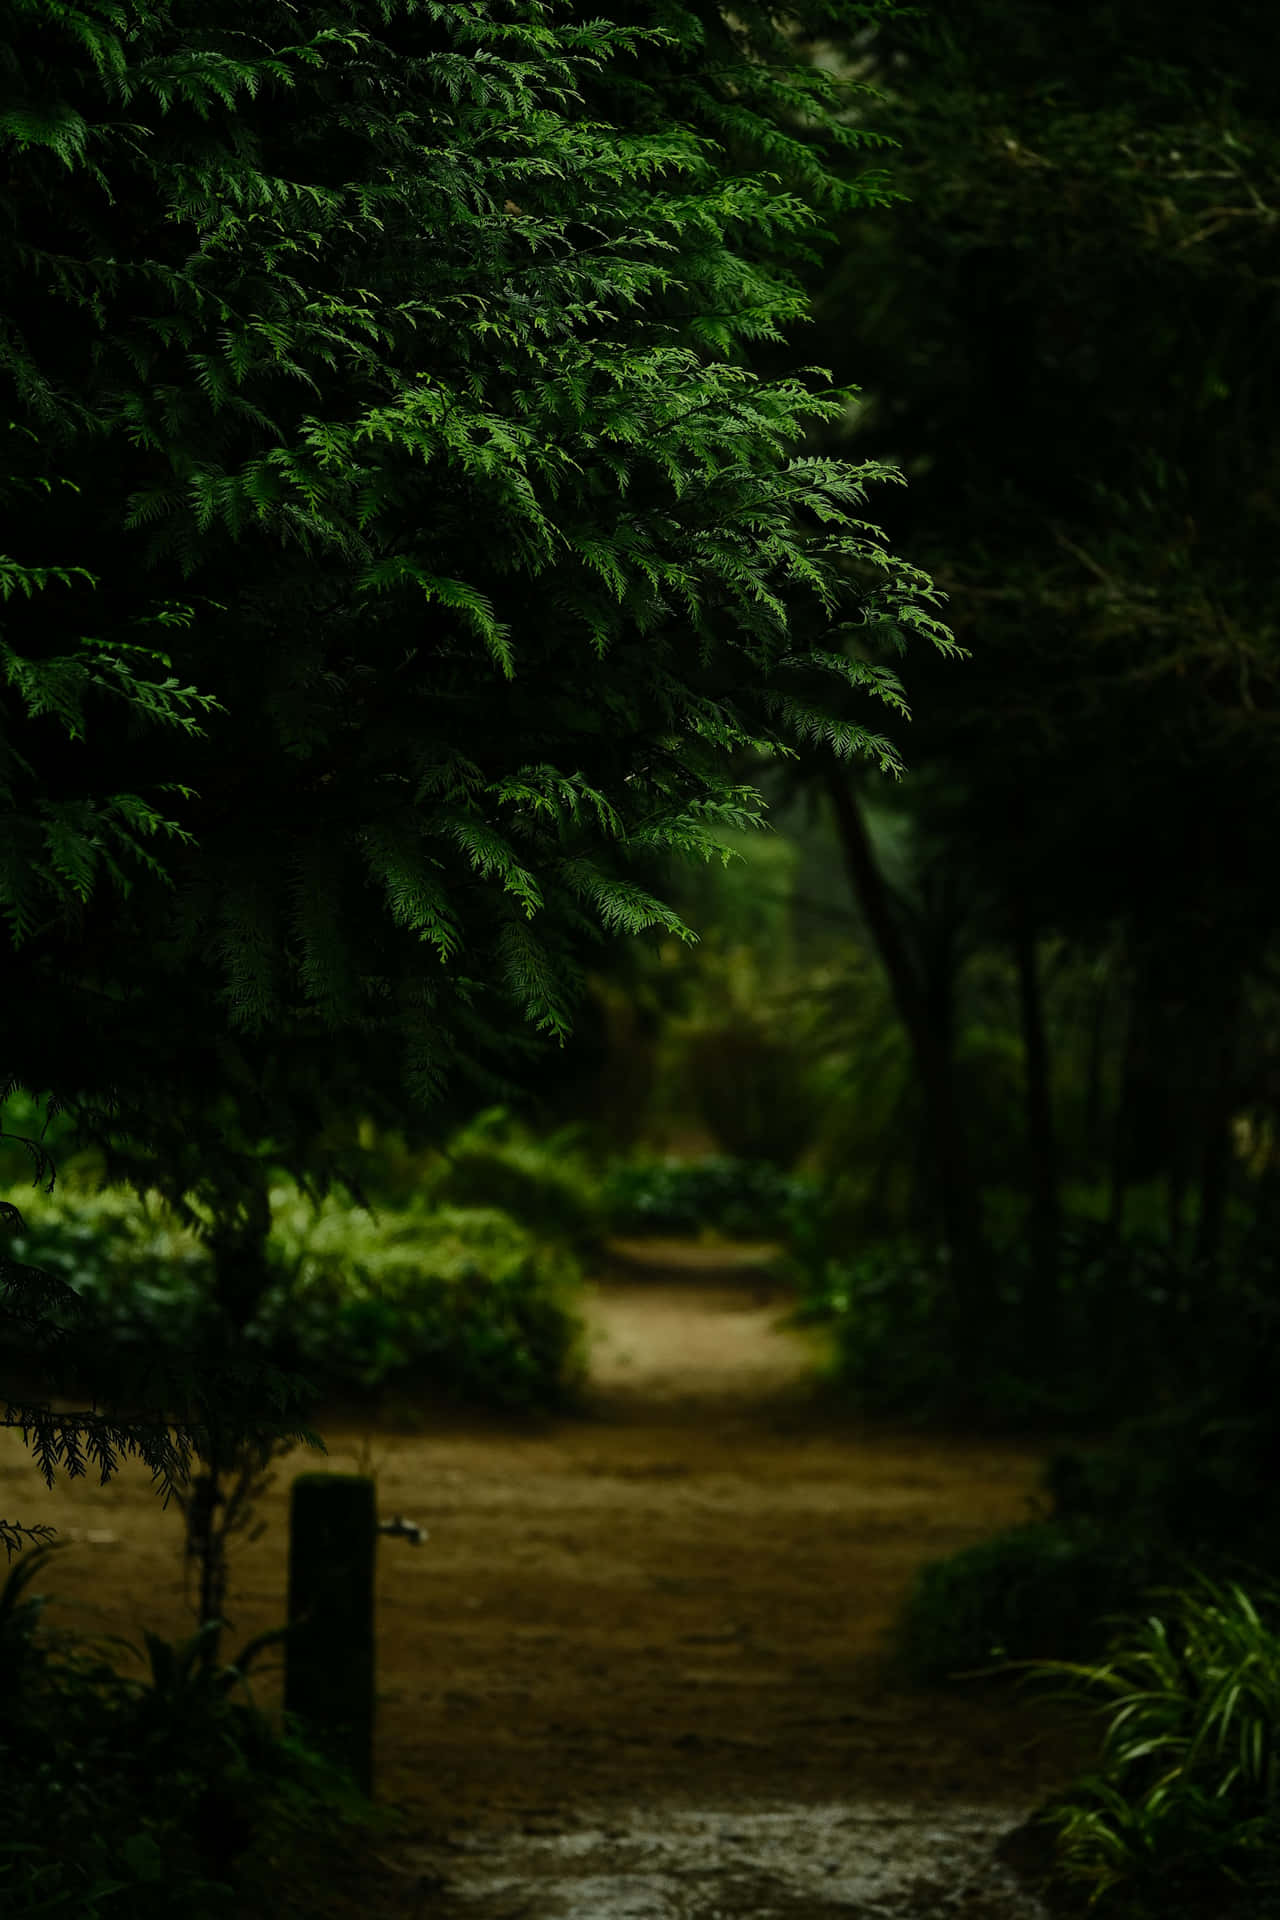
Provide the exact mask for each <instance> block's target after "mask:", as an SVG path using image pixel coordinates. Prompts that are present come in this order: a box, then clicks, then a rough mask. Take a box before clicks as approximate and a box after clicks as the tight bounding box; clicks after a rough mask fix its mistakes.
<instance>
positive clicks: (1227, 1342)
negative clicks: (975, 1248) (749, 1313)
mask: <svg viewBox="0 0 1280 1920" xmlns="http://www.w3.org/2000/svg"><path fill="white" fill-rule="evenodd" d="M828 1204H829V1207H830V1209H831V1211H830V1213H829V1216H828V1219H827V1221H826V1223H825V1224H824V1223H822V1222H821V1220H819V1222H818V1224H817V1226H816V1228H815V1238H814V1241H813V1243H812V1244H808V1245H807V1250H806V1254H805V1259H804V1262H803V1267H804V1269H805V1272H804V1286H805V1292H806V1298H805V1301H804V1304H803V1307H802V1313H803V1314H804V1315H805V1316H806V1317H807V1318H809V1319H812V1320H823V1321H826V1322H828V1323H829V1324H830V1325H831V1327H832V1330H833V1333H834V1336H835V1346H836V1356H837V1358H836V1377H837V1379H838V1380H839V1382H840V1384H841V1385H842V1386H843V1388H844V1389H845V1390H846V1391H847V1392H848V1393H849V1394H850V1395H851V1397H853V1398H854V1399H855V1400H856V1401H857V1402H858V1404H859V1405H861V1406H865V1407H867V1408H868V1409H874V1410H878V1411H884V1412H893V1413H895V1414H900V1415H901V1414H906V1415H907V1416H909V1417H911V1418H917V1419H920V1420H930V1419H938V1418H942V1419H945V1418H947V1417H949V1416H952V1415H956V1414H962V1415H964V1416H965V1417H967V1418H977V1419H979V1420H980V1421H982V1422H983V1423H985V1424H989V1425H1013V1426H1019V1425H1025V1424H1026V1423H1028V1422H1031V1423H1036V1424H1041V1425H1043V1424H1046V1423H1048V1424H1054V1425H1060V1426H1061V1425H1077V1426H1086V1427H1087V1426H1090V1425H1094V1426H1096V1425H1097V1424H1098V1423H1099V1422H1117V1421H1125V1420H1130V1419H1133V1418H1135V1417H1137V1416H1139V1415H1146V1414H1152V1415H1154V1414H1155V1413H1156V1412H1157V1411H1158V1410H1159V1409H1161V1408H1162V1407H1164V1406H1165V1405H1166V1403H1172V1404H1174V1405H1178V1404H1180V1403H1181V1404H1182V1406H1183V1422H1184V1425H1183V1427H1182V1430H1183V1431H1184V1432H1185V1436H1186V1447H1185V1451H1186V1453H1187V1455H1188V1457H1189V1455H1190V1452H1191V1451H1192V1450H1193V1449H1194V1445H1195V1442H1194V1440H1193V1439H1192V1435H1193V1433H1198V1432H1199V1431H1200V1430H1201V1428H1207V1429H1208V1430H1209V1431H1210V1432H1211V1433H1212V1432H1213V1431H1214V1430H1215V1423H1217V1422H1222V1423H1225V1424H1224V1425H1223V1426H1222V1432H1223V1434H1224V1436H1227V1435H1230V1434H1232V1433H1235V1432H1236V1426H1235V1425H1233V1422H1239V1423H1241V1424H1240V1427H1239V1432H1240V1434H1241V1435H1242V1436H1244V1437H1243V1438H1242V1439H1241V1440H1240V1441H1239V1443H1238V1444H1239V1448H1240V1451H1241V1454H1242V1455H1243V1453H1244V1452H1246V1451H1247V1449H1248V1447H1249V1445H1251V1444H1252V1442H1251V1440H1250V1438H1249V1437H1248V1436H1249V1434H1250V1433H1251V1432H1252V1431H1253V1430H1252V1428H1251V1427H1250V1424H1249V1423H1250V1421H1251V1419H1252V1416H1253V1410H1254V1409H1257V1408H1261V1407H1265V1406H1266V1404H1267V1389H1266V1384H1265V1382H1266V1378H1267V1367H1268V1365H1269V1364H1270V1360H1269V1358H1268V1357H1269V1356H1270V1357H1271V1358H1272V1359H1273V1358H1274V1356H1275V1354H1276V1353H1277V1351H1278V1350H1280V1326H1278V1324H1277V1318H1276V1312H1275V1307H1274V1291H1273V1284H1272V1280H1271V1274H1272V1271H1273V1261H1272V1258H1271V1256H1270V1255H1269V1254H1267V1253H1266V1252H1265V1251H1262V1250H1255V1251H1251V1250H1250V1249H1249V1248H1247V1247H1246V1246H1244V1245H1243V1244H1242V1245H1240V1246H1239V1247H1238V1248H1237V1249H1236V1252H1235V1255H1234V1257H1233V1260H1232V1262H1231V1264H1230V1266H1229V1268H1228V1269H1227V1271H1226V1272H1225V1273H1223V1274H1221V1275H1214V1274H1210V1273H1209V1272H1207V1271H1204V1270H1202V1269H1201V1268H1199V1267H1197V1266H1196V1264H1195V1263H1194V1262H1188V1261H1187V1260H1185V1259H1183V1258H1181V1257H1179V1256H1178V1255H1177V1254H1176V1253H1174V1252H1171V1251H1170V1249H1169V1248H1168V1246H1167V1245H1162V1244H1160V1243H1159V1242H1158V1241H1156V1240H1154V1239H1143V1238H1140V1237H1138V1236H1131V1237H1127V1238H1125V1237H1121V1236H1118V1235H1116V1234H1114V1233H1112V1232H1111V1231H1110V1230H1109V1229H1108V1228H1106V1227H1105V1226H1103V1225H1101V1224H1100V1223H1097V1222H1091V1221H1087V1220H1077V1221H1074V1222H1072V1223H1071V1224H1070V1225H1069V1226H1068V1227H1066V1228H1064V1229H1063V1232H1062V1234H1061V1237H1060V1241H1059V1297H1058V1299H1057V1302H1056V1305H1055V1310H1054V1319H1053V1334H1052V1337H1051V1338H1047V1337H1046V1334H1045V1331H1044V1328H1045V1320H1044V1300H1043V1282H1042V1280H1041V1277H1040V1275H1039V1273H1038V1271H1037V1269H1036V1267H1035V1265H1034V1264H1033V1261H1032V1258H1031V1256H1030V1253H1029V1251H1028V1249H1027V1248H1026V1246H1025V1245H1022V1244H1018V1243H1015V1244H1014V1245H1012V1246H1010V1247H1008V1248H1006V1250H1005V1251H1004V1252H1002V1253H998V1254H992V1256H991V1258H990V1263H989V1269H988V1272H987V1275H986V1279H985V1285H984V1305H983V1320H982V1352H981V1355H980V1357H979V1359H978V1361H977V1362H976V1363H971V1364H970V1366H969V1367H967V1368H966V1367H962V1366H960V1364H959V1363H958V1361H957V1358H956V1355H955V1353H954V1351H953V1349H952V1347H951V1345H950V1343H949V1342H948V1340H947V1339H946V1337H945V1328H946V1327H947V1325H948V1324H949V1320H948V1315H949V1314H950V1313H951V1311H952V1309H951V1305H950V1289H949V1285H948V1263H947V1256H946V1254H945V1250H939V1251H930V1250H928V1249H926V1248H923V1247H921V1246H920V1245H919V1244H918V1243H915V1242H910V1241H905V1240H904V1241H900V1242H896V1243H885V1244H882V1245H880V1246H875V1247H871V1248H869V1249H868V1250H867V1251H866V1252H865V1253H861V1254H858V1255H857V1256H855V1257H854V1258H852V1259H845V1258H841V1257H839V1256H838V1255H836V1256H833V1255H832V1253H831V1252H830V1246H831V1241H832V1239H833V1238H834V1237H835V1236H836V1234H837V1233H838V1231H839V1222H840V1217H841V1216H840V1207H839V1193H838V1191H837V1192H836V1195H835V1198H834V1200H832V1201H830V1202H829V1203H828ZM1178 1425H1179V1422H1178V1420H1177V1419H1176V1418H1175V1419H1174V1421H1173V1426H1174V1427H1177V1426H1178ZM1172 1430H1173V1428H1172V1427H1171V1429H1170V1431H1171V1432H1172ZM1222 1444H1223V1446H1224V1447H1229V1445H1230V1444H1232V1443H1231V1442H1230V1441H1229V1440H1228V1439H1226V1438H1224V1440H1223V1443H1222ZM1179 1457H1181V1451H1180V1454H1179ZM1211 1457H1212V1449H1210V1453H1209V1454H1208V1455H1206V1459H1205V1463H1204V1466H1203V1471H1204V1472H1217V1473H1220V1476H1221V1479H1222V1482H1223V1484H1224V1486H1225V1483H1226V1481H1227V1480H1229V1478H1230V1475H1231V1473H1232V1471H1233V1470H1234V1468H1233V1466H1232V1464H1231V1461H1230V1459H1229V1458H1228V1456H1227V1455H1226V1454H1224V1456H1223V1459H1222V1462H1221V1464H1220V1466H1219V1467H1216V1468H1210V1467H1209V1466H1208V1464H1207V1461H1208V1459H1209V1458H1211ZM1192 1484H1195V1479H1194V1476H1193V1477H1192V1479H1191V1480H1189V1482H1188V1485H1189V1486H1190V1485H1192ZM1205 1497H1206V1502H1207V1503H1208V1505H1209V1506H1212V1504H1213V1501H1214V1498H1215V1495H1214V1494H1212V1493H1210V1492H1206V1496H1205ZM1246 1497H1247V1496H1246Z"/></svg>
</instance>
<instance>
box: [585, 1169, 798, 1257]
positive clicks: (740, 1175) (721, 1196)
mask: <svg viewBox="0 0 1280 1920" xmlns="http://www.w3.org/2000/svg"><path fill="white" fill-rule="evenodd" d="M811 1192H812V1189H811V1187H810V1185H809V1183H808V1182H807V1181H803V1180H799V1179H788V1178H787V1176H786V1175H785V1174H783V1173H782V1172H780V1171H779V1169H778V1167H777V1165H776V1163H774V1162H772V1161H767V1160H766V1161H752V1160H734V1159H728V1158H721V1159H710V1160H655V1161H649V1160H637V1161H632V1162H630V1163H623V1164H622V1165H620V1166H617V1167H615V1168H614V1169H613V1170H612V1172H611V1173H610V1174H609V1176H608V1178H607V1179H606V1181H605V1183H604V1188H603V1192H602V1204H603V1206H604V1208H605V1211H606V1213H607V1216H608V1219H609V1222H610V1225H611V1226H612V1228H613V1230H614V1231H615V1232H616V1233H640V1234H643V1233H655V1234H659V1233H661V1234H699V1233H702V1232H705V1231H708V1230H710V1231H714V1232H717V1233H724V1234H731V1235H738V1236H740V1237H741V1238H743V1239H750V1238H752V1237H766V1238H772V1237H778V1238H781V1237H783V1236H784V1235H785V1234H786V1233H787V1232H788V1231H789V1226H790V1221H791V1218H792V1212H793V1210H794V1209H802V1208H803V1207H804V1206H805V1204H806V1203H807V1202H808V1200H809V1198H810V1195H811Z"/></svg>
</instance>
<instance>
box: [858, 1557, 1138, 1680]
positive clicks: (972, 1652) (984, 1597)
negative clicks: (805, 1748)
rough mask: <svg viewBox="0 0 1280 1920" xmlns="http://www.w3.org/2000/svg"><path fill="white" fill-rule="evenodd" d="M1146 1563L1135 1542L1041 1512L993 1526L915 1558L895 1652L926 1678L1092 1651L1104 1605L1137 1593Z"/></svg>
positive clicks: (909, 1671)
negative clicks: (1045, 1517)
mask: <svg viewBox="0 0 1280 1920" xmlns="http://www.w3.org/2000/svg"><path fill="white" fill-rule="evenodd" d="M1153 1565H1154V1562H1153V1561H1152V1560H1151V1559H1150V1558H1149V1557H1148V1556H1147V1555H1146V1553H1145V1550H1144V1548H1143V1547H1142V1545H1141V1543H1140V1542H1131V1543H1129V1544H1127V1545H1126V1544H1121V1543H1119V1542H1117V1541H1115V1540H1107V1539H1104V1537H1103V1536H1102V1535H1100V1534H1097V1533H1090V1532H1088V1531H1086V1530H1083V1529H1075V1530H1073V1529H1070V1528H1066V1527H1063V1526H1061V1525H1059V1524H1056V1523H1054V1522H1050V1521H1038V1522H1036V1523H1034V1524H1032V1525H1028V1526H1025V1527H1019V1528H1015V1529H1013V1530H1012V1531H1010V1532H1007V1533H1002V1534H998V1535H997V1536H996V1537H995V1538H994V1539H992V1540H984V1541H981V1542H979V1544H978V1545H976V1546H973V1547H967V1548H965V1549H964V1551H963V1552H961V1553H956V1554H952V1555H950V1556H949V1557H948V1558H947V1559H945V1560H935V1561H933V1562H931V1563H930V1565H928V1566H926V1567H922V1568H921V1570H920V1572H919V1573H918V1574H917V1575H916V1577H915V1580H914V1582H913V1583H912V1586H911V1590H910V1592H909V1594H908V1596H907V1599H906V1602H905V1604H904V1606H903V1609H902V1612H901V1613H900V1615H899V1617H898V1619H897V1621H896V1622H895V1627H894V1645H893V1654H894V1659H895V1662H896V1664H897V1666H898V1668H899V1670H900V1671H901V1672H902V1673H903V1674H904V1676H905V1677H906V1678H907V1679H908V1680H910V1681H911V1682H913V1683H915V1684H917V1685H924V1686H930V1685H940V1684H942V1683H943V1682H946V1681H951V1680H956V1679H963V1678H972V1677H973V1676H974V1675H975V1674H977V1673H981V1672H985V1673H991V1672H992V1671H993V1670H994V1669H996V1668H998V1667H1001V1666H1003V1665H1004V1664H1005V1663H1006V1662H1008V1661H1011V1660H1035V1659H1044V1658H1049V1657H1053V1656H1056V1655H1059V1654H1062V1655H1078V1656H1084V1655H1087V1654H1091V1653H1096V1652H1098V1651H1100V1650H1101V1648H1102V1646H1103V1645H1104V1643H1105V1640H1106V1631H1107V1629H1106V1617H1107V1615H1109V1614H1113V1613H1115V1612H1117V1611H1118V1610H1119V1609H1120V1608H1123V1607H1127V1606H1130V1605H1132V1604H1133V1603H1134V1602H1135V1601H1136V1600H1137V1599H1138V1597H1139V1596H1140V1594H1141V1592H1142V1590H1143V1588H1144V1587H1145V1586H1146V1585H1147V1584H1148V1583H1149V1581H1150V1579H1151V1577H1152V1569H1153Z"/></svg>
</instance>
